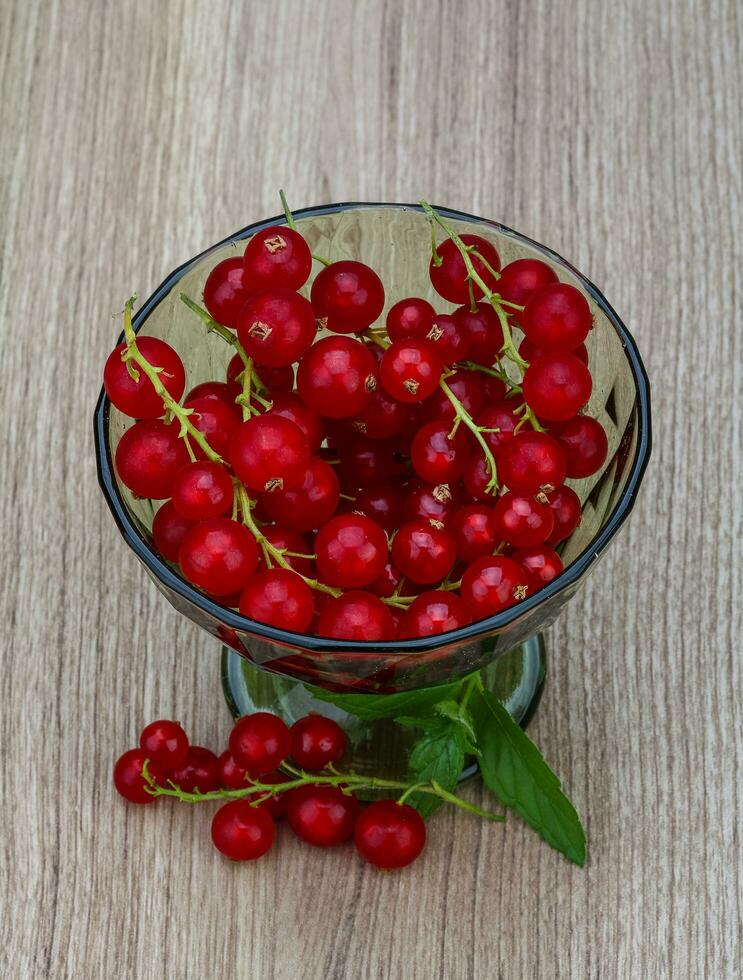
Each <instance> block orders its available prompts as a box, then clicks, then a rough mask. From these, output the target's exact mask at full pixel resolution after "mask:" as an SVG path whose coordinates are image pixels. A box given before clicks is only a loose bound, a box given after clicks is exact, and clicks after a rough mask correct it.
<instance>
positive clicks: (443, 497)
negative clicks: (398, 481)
mask: <svg viewBox="0 0 743 980" xmlns="http://www.w3.org/2000/svg"><path fill="white" fill-rule="evenodd" d="M455 509H456V501H455V498H454V494H453V493H452V488H451V487H450V486H449V484H448V483H440V484H438V485H437V486H429V485H428V484H423V486H420V487H415V488H414V489H413V490H409V491H408V493H407V494H406V496H405V499H404V500H403V517H404V518H405V520H406V521H417V520H423V521H436V523H437V524H442V525H444V526H446V525H448V523H449V521H450V520H451V516H452V514H453V513H454V511H455Z"/></svg>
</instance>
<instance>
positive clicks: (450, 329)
mask: <svg viewBox="0 0 743 980" xmlns="http://www.w3.org/2000/svg"><path fill="white" fill-rule="evenodd" d="M423 337H424V339H425V340H427V341H428V342H429V343H430V344H431V346H432V347H433V349H434V350H435V351H436V353H437V354H438V355H439V358H440V359H441V363H442V364H454V362H455V361H462V360H464V358H465V357H466V356H467V353H468V351H469V349H470V344H471V343H472V341H471V339H470V335H469V333H468V332H467V331H466V330H462V329H461V328H460V326H459V323H458V322H457V321H456V320H455V319H454V317H453V316H450V315H449V314H448V313H440V314H439V315H438V316H436V317H434V320H433V323H432V324H431V327H430V328H429V330H428V331H427V332H426V333H425V334H423Z"/></svg>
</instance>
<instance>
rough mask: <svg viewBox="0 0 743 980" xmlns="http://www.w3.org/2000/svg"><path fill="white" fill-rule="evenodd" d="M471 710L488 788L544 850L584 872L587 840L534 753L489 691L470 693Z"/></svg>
mask: <svg viewBox="0 0 743 980" xmlns="http://www.w3.org/2000/svg"><path fill="white" fill-rule="evenodd" d="M471 705H472V709H473V713H474V718H475V727H476V729H477V736H478V744H479V746H480V769H481V772H482V778H483V781H484V782H485V785H486V786H487V788H488V789H489V790H490V791H491V792H492V793H495V795H496V796H497V797H498V799H499V800H500V801H501V802H502V803H504V804H505V805H506V806H509V807H512V808H513V809H514V810H515V811H516V812H517V813H518V814H520V816H522V817H523V818H524V820H525V821H526V822H527V823H528V824H529V826H531V827H533V828H534V830H536V831H537V833H539V834H541V836H542V837H543V838H544V840H546V841H547V843H548V844H550V845H551V846H552V847H554V848H556V850H558V851H561V852H562V853H563V854H564V855H565V857H567V858H569V860H571V861H574V862H575V864H578V865H580V866H581V867H583V865H584V863H585V860H586V837H585V833H584V831H583V827H582V826H581V822H580V817H579V816H578V814H577V813H576V812H575V808H574V807H573V805H572V803H571V802H570V800H568V798H567V797H566V796H565V794H564V793H563V792H562V790H561V789H560V780H559V779H558V778H557V776H556V775H555V774H554V772H552V770H551V769H550V767H549V766H548V765H547V763H546V762H545V761H544V759H543V758H542V755H541V753H540V752H539V749H538V748H537V747H536V745H534V743H533V742H532V741H531V739H530V738H529V737H528V736H527V735H526V734H525V732H523V731H522V729H521V728H519V726H518V725H517V724H516V722H515V721H514V720H513V718H512V717H511V716H510V714H509V713H508V711H506V709H505V708H504V707H503V705H502V704H501V703H500V701H499V700H498V699H497V698H496V697H495V696H494V695H493V694H491V693H490V692H489V691H482V690H478V691H475V692H474V694H473V697H472V701H471Z"/></svg>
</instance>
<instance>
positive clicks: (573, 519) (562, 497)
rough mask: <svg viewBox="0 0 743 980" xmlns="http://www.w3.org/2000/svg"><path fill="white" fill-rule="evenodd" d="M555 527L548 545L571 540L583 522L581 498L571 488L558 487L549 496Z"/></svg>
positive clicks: (548, 500)
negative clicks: (567, 539)
mask: <svg viewBox="0 0 743 980" xmlns="http://www.w3.org/2000/svg"><path fill="white" fill-rule="evenodd" d="M547 502H548V503H549V505H550V510H551V511H552V516H553V517H554V519H555V525H554V527H553V528H552V533H551V534H550V536H549V537H548V538H547V543H548V544H553V545H554V544H559V543H560V542H561V541H564V540H565V538H569V537H570V535H571V534H572V533H573V531H574V530H575V529H576V528H577V527H578V525H579V524H580V521H581V506H580V498H579V497H578V494H577V493H576V492H575V490H571V488H570V487H558V488H557V489H556V490H553V491H552V492H551V493H548V494H547Z"/></svg>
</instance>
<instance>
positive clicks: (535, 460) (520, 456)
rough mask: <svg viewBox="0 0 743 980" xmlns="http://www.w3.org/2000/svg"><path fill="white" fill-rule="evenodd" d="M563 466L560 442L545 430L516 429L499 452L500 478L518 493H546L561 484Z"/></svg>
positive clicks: (563, 479)
mask: <svg viewBox="0 0 743 980" xmlns="http://www.w3.org/2000/svg"><path fill="white" fill-rule="evenodd" d="M566 467H567V464H566V462H565V453H564V452H563V450H562V448H561V446H560V444H559V443H558V442H557V440H556V439H553V437H552V436H550V435H548V434H547V433H546V432H530V431H528V430H523V431H521V432H517V433H516V435H515V436H514V437H513V438H512V439H511V440H510V441H509V442H507V443H506V444H505V445H504V446H503V447H502V448H501V451H500V453H499V454H498V477H499V479H500V480H501V482H502V483H504V484H505V485H506V486H507V487H508V489H509V490H515V491H517V492H518V493H526V494H535V493H538V492H539V491H540V490H542V489H544V491H545V492H549V490H550V489H554V488H555V487H559V486H561V484H562V483H564V482H565V475H566Z"/></svg>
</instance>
